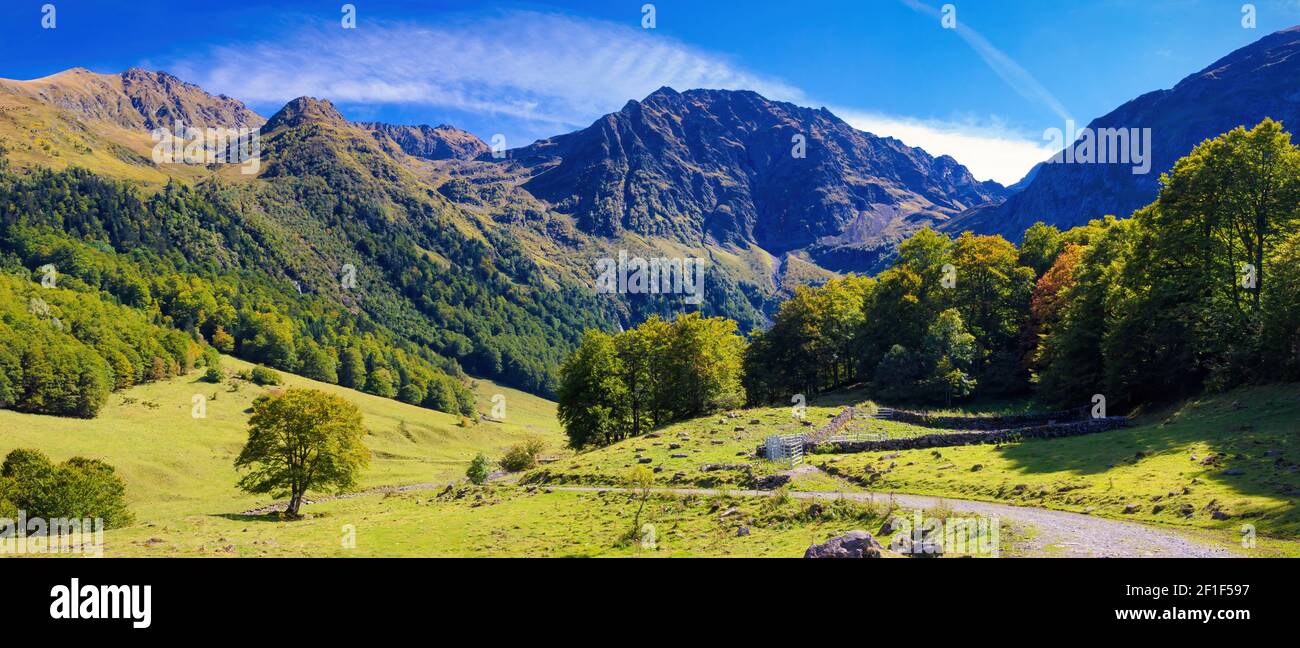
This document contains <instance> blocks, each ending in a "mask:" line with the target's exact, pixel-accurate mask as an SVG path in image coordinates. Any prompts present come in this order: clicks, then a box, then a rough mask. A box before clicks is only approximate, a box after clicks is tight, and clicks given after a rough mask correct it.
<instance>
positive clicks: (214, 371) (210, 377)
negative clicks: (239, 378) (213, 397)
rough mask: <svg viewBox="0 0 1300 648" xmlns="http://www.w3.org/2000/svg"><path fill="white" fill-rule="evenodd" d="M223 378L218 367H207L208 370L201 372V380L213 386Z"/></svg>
mask: <svg viewBox="0 0 1300 648" xmlns="http://www.w3.org/2000/svg"><path fill="white" fill-rule="evenodd" d="M224 377H225V375H224V374H222V373H221V368H220V367H208V370H207V371H205V372H203V380H206V381H207V382H210V383H214V384H215V383H219V382H221V379H222V378H224Z"/></svg>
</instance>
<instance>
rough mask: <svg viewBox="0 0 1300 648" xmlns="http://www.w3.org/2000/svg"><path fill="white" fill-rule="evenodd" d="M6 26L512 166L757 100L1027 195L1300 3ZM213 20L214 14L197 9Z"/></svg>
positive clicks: (110, 9) (431, 13)
mask: <svg viewBox="0 0 1300 648" xmlns="http://www.w3.org/2000/svg"><path fill="white" fill-rule="evenodd" d="M49 1H50V0H45V1H34V2H33V1H28V0H7V1H6V2H5V3H4V6H3V7H0V77H5V78H17V79H29V78H36V77H40V76H45V75H47V74H51V73H54V72H57V71H60V70H63V69H66V68H69V67H73V66H82V67H88V68H90V69H92V70H95V71H99V72H117V71H120V70H122V69H124V68H127V67H130V66H137V65H138V66H142V67H147V68H153V69H163V70H167V71H170V72H172V73H174V74H177V75H178V76H181V77H182V78H184V79H186V80H188V81H192V82H195V83H198V84H200V85H202V86H204V88H205V89H207V90H209V91H212V92H218V93H225V94H228V95H231V96H233V97H236V98H239V99H242V100H244V101H246V102H247V103H248V104H249V105H250V106H252V107H253V108H254V109H255V110H257V111H258V112H261V113H262V114H264V115H268V116H269V115H270V114H272V113H274V112H275V110H277V109H278V108H279V107H280V106H281V105H282V104H283V103H284V102H286V101H287V100H289V99H292V98H293V97H296V96H300V95H312V96H318V97H324V98H329V99H332V100H334V101H335V103H337V104H338V105H339V106H340V108H341V109H342V110H343V112H344V114H345V115H346V116H348V117H349V118H351V119H356V120H383V121H392V122H398V123H429V124H439V123H451V124H453V125H456V126H459V127H461V128H465V129H467V130H470V131H471V132H474V133H475V134H477V135H479V136H480V137H483V138H484V139H490V138H491V137H492V136H493V135H495V134H498V133H500V134H503V135H505V136H506V139H507V143H508V145H510V146H520V145H524V144H527V143H529V142H531V141H532V140H533V139H536V138H540V137H545V136H549V135H554V134H558V133H563V132H568V131H571V130H575V129H577V128H580V127H583V126H586V125H587V124H590V123H591V122H592V121H593V120H594V119H596V118H597V117H599V116H600V115H601V114H604V113H607V112H611V111H614V110H618V109H619V108H621V107H622V106H623V105H624V104H625V103H626V102H627V101H628V100H630V99H640V98H642V97H644V96H645V95H646V94H649V93H650V92H652V91H653V90H655V89H656V88H658V87H660V86H663V85H671V86H673V87H675V88H677V89H679V90H682V89H686V88H690V87H724V88H747V89H753V90H756V91H758V92H760V93H763V94H765V95H768V96H769V97H772V98H776V99H782V100H788V101H793V102H795V103H799V104H804V105H810V106H827V107H829V108H830V109H831V110H833V111H835V112H836V113H837V114H839V115H840V116H841V117H844V118H845V119H846V120H848V121H849V122H850V123H852V124H854V125H855V126H858V127H859V128H863V129H864V130H869V131H871V132H874V133H876V134H879V135H892V136H896V137H899V138H900V139H902V140H903V141H905V142H907V143H908V144H912V145H914V146H921V147H923V148H925V149H926V150H928V151H930V152H931V153H935V154H940V153H947V154H951V155H953V156H954V157H956V158H957V159H958V160H959V161H961V162H963V163H964V164H966V165H968V166H969V167H971V169H972V171H973V172H974V173H975V175H976V176H977V177H979V178H981V179H987V178H993V179H996V180H999V181H1002V182H1004V183H1010V182H1014V181H1015V180H1017V179H1019V177H1020V176H1021V175H1023V174H1024V172H1025V171H1027V170H1028V169H1029V167H1030V166H1032V165H1033V163H1034V162H1036V161H1038V160H1041V159H1043V158H1045V157H1047V156H1048V155H1050V154H1051V153H1052V151H1049V150H1047V149H1046V148H1045V147H1046V143H1045V142H1044V141H1043V137H1042V135H1043V131H1044V130H1045V129H1048V128H1063V127H1064V123H1063V122H1064V119H1066V118H1067V117H1068V118H1073V119H1075V120H1078V121H1079V122H1080V123H1083V122H1087V121H1088V120H1090V119H1092V118H1094V117H1097V116H1100V115H1102V114H1104V113H1106V112H1108V111H1110V110H1112V109H1113V108H1115V107H1116V106H1118V105H1119V104H1121V103H1123V102H1124V101H1127V100H1129V99H1131V98H1133V97H1136V96H1137V95H1139V94H1142V93H1145V92H1149V91H1151V90H1156V89H1160V88H1167V87H1170V86H1172V85H1173V84H1174V83H1176V82H1177V81H1178V80H1180V79H1181V78H1183V77H1185V76H1186V75H1188V74H1190V73H1192V72H1195V71H1197V70H1200V69H1202V68H1204V67H1205V66H1207V65H1208V64H1210V63H1212V62H1213V61H1215V60H1216V59H1218V58H1220V57H1221V56H1223V55H1225V54H1227V53H1228V52H1230V51H1231V50H1233V49H1236V48H1238V47H1241V46H1243V45H1246V44H1248V43H1250V42H1252V41H1254V40H1257V39H1258V38H1260V37H1262V36H1264V35H1266V34H1268V33H1270V32H1273V31H1276V30H1278V29H1283V28H1286V27H1290V26H1293V25H1296V24H1300V0H1257V1H1256V2H1254V3H1252V4H1253V5H1255V7H1256V16H1257V24H1258V27H1257V28H1256V29H1253V30H1252V29H1245V28H1243V26H1242V7H1243V4H1244V3H1242V2H1240V1H1239V0H1132V1H1128V0H1096V1H1090V2H1085V1H1082V0H1081V1H1078V2H1069V1H1067V0H1060V1H1056V0H1023V1H1021V0H955V1H953V2H952V3H951V4H952V5H954V6H955V8H956V19H957V26H958V28H957V29H955V30H954V29H944V28H943V25H942V24H941V13H940V12H941V7H942V5H943V4H946V3H944V2H941V1H940V0H799V1H796V2H792V1H790V0H783V1H776V0H772V1H763V0H743V1H728V0H715V1H709V2H704V1H701V0H656V1H652V2H651V4H653V5H654V9H655V28H654V29H643V28H642V21H643V12H642V7H643V5H645V4H646V0H636V1H632V2H625V1H621V0H600V1H591V2H586V1H569V2H484V1H462V2H442V1H427V2H379V1H375V0H354V1H353V2H352V4H353V5H355V7H356V10H357V29H355V30H344V29H343V28H342V26H341V24H340V18H341V17H342V14H341V11H340V8H341V6H342V5H343V4H344V3H342V2H320V1H318V2H295V1H292V0H279V1H275V2H211V3H169V2H163V1H161V0H132V1H131V2H128V3H118V2H94V1H90V0H63V1H60V0H53V1H52V4H53V5H54V7H55V18H56V28H55V29H42V27H41V19H42V5H44V4H46V2H49ZM188 5H208V6H188Z"/></svg>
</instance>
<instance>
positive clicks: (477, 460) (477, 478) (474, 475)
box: [465, 452, 492, 484]
mask: <svg viewBox="0 0 1300 648" xmlns="http://www.w3.org/2000/svg"><path fill="white" fill-rule="evenodd" d="M491 472H492V471H491V469H490V468H489V462H488V458H487V456H485V455H484V454H483V453H482V452H480V453H478V454H477V455H474V460H473V461H471V462H469V470H466V471H465V476H466V477H469V480H470V481H471V482H473V483H475V484H482V483H483V482H485V481H487V479H488V475H489V474H490V473H491Z"/></svg>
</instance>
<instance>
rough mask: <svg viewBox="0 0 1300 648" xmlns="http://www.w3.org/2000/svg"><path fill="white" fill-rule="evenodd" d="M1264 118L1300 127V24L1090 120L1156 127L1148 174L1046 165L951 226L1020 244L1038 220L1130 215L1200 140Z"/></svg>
mask: <svg viewBox="0 0 1300 648" xmlns="http://www.w3.org/2000/svg"><path fill="white" fill-rule="evenodd" d="M1266 117H1271V118H1273V119H1275V120H1278V121H1280V122H1282V124H1283V126H1284V127H1286V128H1287V129H1288V130H1291V131H1292V132H1294V131H1295V130H1296V129H1300V27H1293V28H1291V29H1288V30H1285V31H1281V32H1277V33H1275V34H1272V35H1269V36H1266V37H1265V38H1263V39H1261V40H1259V41H1257V42H1255V43H1253V44H1251V45H1249V46H1247V47H1244V48H1242V49H1239V50H1237V51H1235V52H1233V53H1231V54H1229V55H1227V56H1225V57H1223V58H1222V59H1220V60H1218V61H1216V62H1215V63H1214V64H1212V65H1210V66H1209V67H1207V68H1205V69H1204V70H1202V71H1200V72H1198V73H1196V74H1193V75H1192V76H1189V77H1187V78H1186V79H1183V80H1182V81H1181V82H1179V83H1178V85H1176V86H1174V88H1173V89H1171V90H1159V91H1156V92H1151V93H1148V94H1145V95H1142V96H1141V97H1138V98H1137V99H1134V100H1132V101H1130V102H1128V103H1126V104H1124V105H1122V106H1120V107H1119V108H1117V109H1116V110H1115V111H1114V112H1111V113H1110V114H1108V115H1106V116H1104V117H1101V118H1099V119H1096V120H1094V121H1093V122H1092V123H1091V124H1089V125H1088V126H1089V128H1091V129H1093V130H1094V131H1096V130H1098V129H1103V128H1123V129H1132V128H1150V129H1151V156H1152V164H1151V169H1150V172H1149V173H1147V174H1144V175H1135V174H1133V172H1132V168H1133V165H1132V164H1061V163H1055V164H1042V165H1039V166H1038V167H1035V171H1036V174H1034V175H1033V176H1032V179H1030V181H1029V182H1028V183H1027V186H1026V187H1025V188H1024V190H1023V191H1021V192H1020V193H1017V194H1016V195H1014V196H1012V197H1011V198H1010V199H1008V200H1007V201H1006V202H1005V203H1003V204H1002V205H1000V206H996V207H985V208H980V209H975V210H971V211H970V212H968V213H965V214H962V215H961V216H960V217H959V218H957V219H954V220H953V221H951V222H950V223H948V224H947V225H946V226H945V227H946V229H948V230H949V231H951V232H953V233H956V232H960V231H963V230H972V231H975V232H977V233H982V234H1002V235H1003V236H1005V237H1007V238H1008V239H1010V240H1013V241H1015V240H1019V239H1020V237H1021V236H1022V235H1023V233H1024V231H1025V229H1026V228H1027V227H1029V226H1030V225H1032V224H1033V223H1034V222H1035V221H1039V220H1042V221H1045V222H1047V223H1050V224H1054V225H1057V226H1058V227H1061V228H1062V229H1064V228H1069V227H1074V226H1076V225H1082V224H1084V223H1087V222H1088V220H1090V219H1094V218H1100V217H1101V216H1105V215H1107V214H1113V215H1115V216H1120V217H1124V216H1128V215H1129V214H1131V213H1132V212H1133V211H1134V210H1136V209H1138V208H1140V207H1143V206H1145V205H1147V204H1149V203H1150V202H1151V201H1152V200H1155V197H1156V193H1157V191H1158V190H1159V179H1160V174H1162V173H1164V172H1166V171H1168V170H1169V169H1171V168H1172V167H1173V165H1174V162H1176V161H1177V160H1178V159H1179V158H1181V157H1183V156H1185V155H1187V154H1188V153H1190V152H1191V151H1192V149H1193V148H1194V147H1195V146H1196V145H1197V144H1199V143H1201V142H1202V141H1204V140H1206V139H1209V138H1212V137H1215V136H1217V135H1220V134H1222V133H1224V132H1226V131H1229V130H1232V129H1233V128H1236V127H1237V126H1246V127H1248V128H1249V127H1251V126H1254V125H1255V124H1257V123H1259V122H1260V121H1263V120H1264V118H1266ZM1062 126H1064V125H1062ZM1079 147H1080V145H1079V144H1075V145H1074V146H1073V148H1074V149H1075V150H1076V151H1078V150H1079Z"/></svg>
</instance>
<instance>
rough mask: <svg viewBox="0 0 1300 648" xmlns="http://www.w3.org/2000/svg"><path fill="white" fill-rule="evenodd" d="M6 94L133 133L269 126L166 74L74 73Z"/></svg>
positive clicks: (4, 84) (1, 84)
mask: <svg viewBox="0 0 1300 648" xmlns="http://www.w3.org/2000/svg"><path fill="white" fill-rule="evenodd" d="M0 90H4V91H7V92H11V93H14V94H18V95H23V96H27V97H31V98H34V99H37V100H39V101H41V102H43V103H45V104H49V105H52V106H54V107H57V108H60V109H63V110H66V111H68V112H70V113H72V114H74V115H76V116H77V117H80V118H82V119H89V120H95V121H106V122H110V123H113V124H116V125H117V126H120V127H122V128H127V129H133V130H153V129H155V128H169V129H170V128H172V127H173V125H174V124H175V122H176V121H180V122H183V123H184V124H185V125H186V126H195V127H202V128H208V127H211V128H257V127H259V126H261V125H262V124H263V123H264V122H265V121H266V120H265V119H263V118H262V117H261V116H260V115H258V114H257V113H255V112H253V111H251V110H249V109H248V108H247V107H246V106H244V104H243V103H242V102H240V101H238V100H235V99H231V98H230V97H226V96H224V95H222V96H217V95H210V94H208V93H207V92H204V91H203V89H202V88H200V87H199V86H196V85H194V84H191V83H185V82H184V81H181V80H180V79H177V78H176V77H174V76H172V75H170V74H167V73H166V72H153V71H149V70H142V69H139V68H131V69H129V70H127V71H125V72H123V73H121V74H97V73H95V72H91V71H90V70H87V69H85V68H72V69H70V70H66V71H64V72H60V73H58V74H54V75H51V76H48V77H45V78H41V79H33V80H31V81H11V80H8V79H4V80H0Z"/></svg>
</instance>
